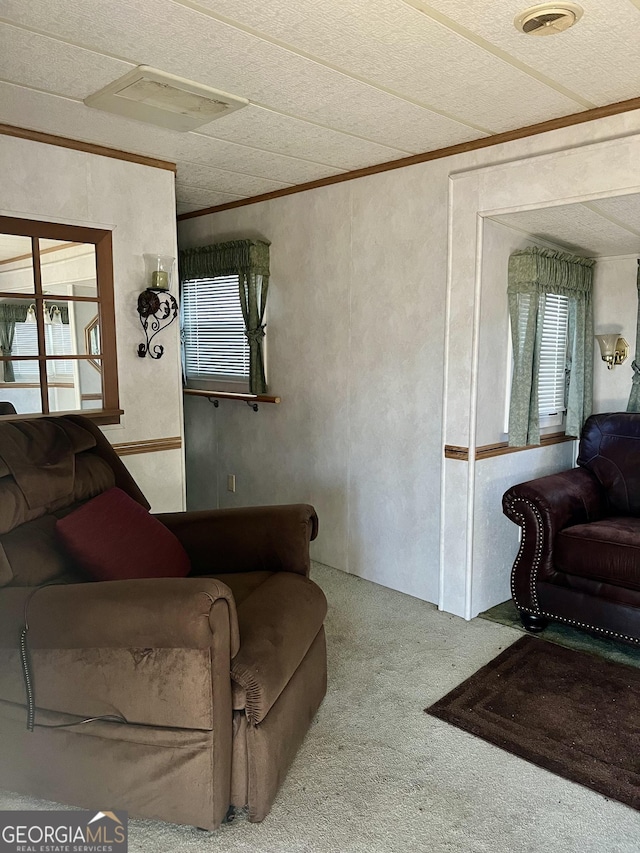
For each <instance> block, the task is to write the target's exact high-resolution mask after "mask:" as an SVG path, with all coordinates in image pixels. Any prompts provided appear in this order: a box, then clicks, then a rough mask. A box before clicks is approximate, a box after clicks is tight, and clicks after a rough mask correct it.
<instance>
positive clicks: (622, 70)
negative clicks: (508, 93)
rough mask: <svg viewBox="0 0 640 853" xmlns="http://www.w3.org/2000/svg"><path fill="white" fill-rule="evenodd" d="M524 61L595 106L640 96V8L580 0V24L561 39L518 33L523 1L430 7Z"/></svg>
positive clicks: (619, 1) (625, 2)
mask: <svg viewBox="0 0 640 853" xmlns="http://www.w3.org/2000/svg"><path fill="white" fill-rule="evenodd" d="M430 5H431V6H433V7H435V8H436V9H437V10H438V11H440V12H443V13H444V14H446V15H447V16H449V17H450V18H452V19H453V20H455V21H456V22H457V23H459V24H461V25H462V26H464V27H466V28H468V29H470V30H472V31H473V32H474V33H477V34H478V35H480V36H482V37H483V38H484V39H486V40H487V41H489V42H491V43H492V44H494V45H496V46H497V47H499V48H500V49H502V50H504V51H507V52H508V53H510V54H512V55H513V56H514V57H516V58H517V59H518V60H520V61H521V62H525V63H526V64H527V65H529V66H531V67H532V68H535V69H536V70H537V71H539V72H541V73H543V74H545V75H547V76H549V77H551V78H553V79H555V80H558V81H559V82H561V83H562V84H563V85H564V86H567V87H568V88H569V89H572V90H573V91H575V92H578V93H579V94H582V95H583V96H584V97H586V98H588V99H589V100H591V101H593V102H594V103H596V104H608V103H612V102H615V101H621V100H624V99H626V98H635V97H637V96H638V94H639V93H640V77H639V75H638V68H639V67H640V38H639V37H638V35H639V34H640V9H639V8H638V7H637V6H636V5H634V4H633V3H631V2H629V0H579V5H580V6H582V8H583V9H584V15H583V16H582V18H581V20H580V21H578V23H577V24H576V25H575V26H574V27H572V28H571V29H570V30H567V31H566V32H565V33H563V34H562V35H556V36H545V37H542V38H541V37H534V36H526V35H524V34H523V33H520V32H518V31H517V30H516V28H515V27H514V26H513V19H514V17H515V16H516V15H517V14H518V13H519V12H522V11H523V10H524V9H526V8H527V6H529V5H534V4H533V3H528V2H526V1H525V2H523V0H502V2H501V3H496V2H495V0H474V2H473V3H461V2H460V0H433V2H432V3H431V4H430Z"/></svg>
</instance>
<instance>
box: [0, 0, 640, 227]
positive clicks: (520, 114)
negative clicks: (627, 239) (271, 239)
mask: <svg viewBox="0 0 640 853" xmlns="http://www.w3.org/2000/svg"><path fill="white" fill-rule="evenodd" d="M527 5H528V3H527V2H519V0H515V1H514V0H502V2H500V3H496V2H495V0H435V2H434V3H433V4H431V5H429V4H427V3H423V2H422V0H325V2H323V3H319V2H317V0H293V2H292V0H264V2H263V3H261V4H257V3H255V2H253V0H197V2H194V1H193V0H143V2H137V3H132V2H130V0H111V2H110V3H104V2H102V0H100V2H98V0H29V2H25V0H1V2H0V122H2V123H6V124H13V125H17V126H20V127H24V128H29V129H32V130H38V131H43V132H45V133H53V134H57V135H61V136H67V137H71V138H73V139H78V140H82V141H85V142H93V143H98V144H101V145H107V146H110V147H115V148H120V149H123V150H126V151H130V152H134V153H139V154H145V155H149V156H152V157H159V158H162V159H165V160H171V161H173V162H176V163H177V165H178V173H177V198H178V212H188V211H192V210H197V209H199V208H203V207H208V206H212V205H216V204H224V203H225V202H229V201H233V200H236V199H241V198H246V197H250V196H254V195H258V194H261V193H268V192H272V191H274V190H279V189H283V188H285V187H288V186H292V185H295V184H300V183H305V182H307V181H313V180H317V179H321V178H325V177H329V176H332V175H339V174H340V173H342V172H347V171H350V170H353V169H358V168H362V167H366V166H372V165H375V164H377V163H383V162H386V161H389V160H394V159H398V158H401V157H406V156H407V155H410V154H418V153H422V152H426V151H431V150H435V149H437V148H442V147H444V146H448V145H454V144H456V143H460V142H466V141H470V140H473V139H479V138H481V137H484V136H486V135H489V134H493V133H498V132H501V131H507V130H512V129H516V128H519V127H523V126H526V125H530V124H534V123H536V122H540V121H545V120H548V119H553V118H557V117H560V116H564V115H569V114H571V113H576V112H579V111H581V110H585V109H590V108H592V107H596V106H603V105H605V104H609V103H613V102H616V101H621V100H625V99H628V98H634V97H638V96H640V78H639V74H638V68H640V39H639V38H638V33H639V32H640V0H582V2H581V5H582V6H583V8H584V16H583V17H582V19H581V21H580V22H579V23H578V24H577V25H576V26H575V27H574V28H573V29H571V30H569V31H567V32H566V33H564V34H563V35H558V36H551V37H548V38H532V37H528V36H524V35H522V34H520V33H518V32H517V31H516V30H515V28H514V26H513V23H512V22H513V18H514V17H515V15H516V14H517V13H518V12H521V11H522V10H523V9H524V8H525V7H526V6H527ZM141 64H144V65H151V66H153V67H155V68H159V69H161V70H163V71H167V72H170V73H172V74H176V75H178V76H180V77H185V78H187V79H190V80H195V81H197V82H199V83H203V84H205V85H208V86H212V87H213V88H216V89H221V90H223V91H226V92H230V93H232V94H234V95H238V96H241V97H244V98H248V99H249V101H250V105H249V106H248V107H246V108H244V109H242V110H238V111H237V112H234V113H232V114H230V115H228V116H225V117H223V118H221V119H218V120H217V121H214V122H211V123H210V124H208V125H204V126H203V127H201V128H198V129H197V130H196V131H192V132H189V133H178V132H174V131H170V130H163V129H160V128H157V127H153V126H150V125H145V124H142V123H140V122H136V121H132V120H129V119H125V118H121V117H119V116H115V115H110V114H108V113H103V112H99V111H97V110H93V109H90V108H89V107H86V106H85V105H84V104H83V99H84V98H85V97H87V96H88V95H90V94H92V93H93V92H95V91H97V90H98V89H100V88H102V87H103V86H105V85H107V84H108V83H110V82H112V81H113V80H115V79H116V78H118V77H120V76H122V75H123V74H125V73H126V72H127V71H129V70H131V69H132V68H134V67H135V66H137V65H141ZM581 216H584V217H585V223H587V221H588V220H587V218H586V217H588V213H587V212H585V211H582V212H581ZM585 227H588V226H587V224H585ZM594 227H595V226H594ZM595 230H596V231H597V230H598V229H597V228H596V229H595ZM602 236H603V239H604V235H602Z"/></svg>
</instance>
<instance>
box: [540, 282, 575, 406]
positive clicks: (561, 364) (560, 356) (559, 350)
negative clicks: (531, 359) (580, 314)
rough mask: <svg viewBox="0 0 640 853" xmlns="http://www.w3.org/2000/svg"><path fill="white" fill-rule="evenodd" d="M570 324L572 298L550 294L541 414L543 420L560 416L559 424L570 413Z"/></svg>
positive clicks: (542, 352) (542, 363) (543, 349)
mask: <svg viewBox="0 0 640 853" xmlns="http://www.w3.org/2000/svg"><path fill="white" fill-rule="evenodd" d="M568 320H569V299H568V297H566V296H559V295H557V294H554V293H549V294H547V295H546V296H545V305H544V321H543V325H542V344H541V348H540V371H539V373H538V412H539V415H540V417H541V418H550V417H554V416H557V418H558V423H560V419H561V416H562V415H563V413H564V412H565V410H566V402H565V388H566V367H567V327H568Z"/></svg>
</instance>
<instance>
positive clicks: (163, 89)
mask: <svg viewBox="0 0 640 853" xmlns="http://www.w3.org/2000/svg"><path fill="white" fill-rule="evenodd" d="M84 102H85V104H86V105H87V106H88V107H95V108H96V109H98V110H106V111H107V112H109V113H117V114H118V115H121V116H126V117H127V118H132V119H136V121H144V122H147V123H149V124H157V125H159V126H160V127H168V128H170V129H171V130H181V131H187V130H193V129H194V128H196V127H201V125H203V124H208V123H209V122H210V121H213V120H214V119H216V118H220V117H221V116H223V115H227V113H230V112H233V110H239V109H241V107H246V106H247V104H248V103H249V101H247V100H246V99H245V98H238V97H237V96H236V95H229V94H227V93H226V92H219V91H218V90H217V89H212V88H211V87H210V86H203V85H202V84H201V83H194V82H193V81H192V80H183V79H182V78H181V77H175V76H174V75H173V74H167V73H166V72H165V71H158V70H157V69H156V68H150V67H149V66H148V65H139V66H138V67H137V68H134V69H133V71H129V73H128V74H125V75H124V77H121V78H120V79H119V80H116V81H115V82H114V83H109V85H108V86H105V87H104V89H100V91H99V92H96V93H95V95H89V97H88V98H85V100H84Z"/></svg>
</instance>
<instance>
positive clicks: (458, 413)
mask: <svg viewBox="0 0 640 853" xmlns="http://www.w3.org/2000/svg"><path fill="white" fill-rule="evenodd" d="M639 130H640V115H638V114H625V115H623V116H616V117H613V118H611V119H607V120H603V121H599V122H594V123H590V124H589V125H584V126H578V127H574V128H568V129H566V130H562V131H556V132H554V133H549V134H545V135H544V136H540V137H533V138H531V139H526V140H520V141H517V142H513V143H508V144H505V145H500V146H496V147H495V148H491V149H487V150H484V151H475V152H472V153H469V154H464V155H459V156H456V157H454V158H448V159H443V160H436V161H433V162H430V163H424V164H421V165H418V166H413V167H409V168H404V169H400V170H398V171H393V172H386V173H382V174H380V175H374V176H370V177H367V178H362V179H360V180H357V181H351V182H349V183H344V184H337V185H335V186H331V187H324V188H321V189H318V190H313V191H309V192H305V193H301V194H298V195H292V196H287V197H283V198H279V199H274V200H272V201H268V202H263V203H260V204H256V205H251V206H247V207H243V208H238V209H236V210H229V211H224V212H222V213H219V214H214V215H210V216H205V217H200V218H195V219H190V220H186V221H184V222H183V223H181V225H180V241H181V244H182V245H183V246H185V247H187V246H194V245H202V244H205V243H208V242H213V241H218V240H225V239H231V238H233V237H239V236H249V237H251V236H253V237H263V238H267V239H269V240H271V241H272V290H271V293H270V297H269V299H270V310H269V328H268V336H269V382H270V386H271V389H272V391H273V393H276V394H280V395H282V398H283V402H282V404H281V405H280V406H269V405H264V406H262V407H261V410H260V412H259V413H257V414H254V413H253V412H251V411H250V410H249V409H248V408H247V407H246V406H244V405H243V404H240V403H232V402H224V401H221V403H220V408H219V409H218V410H214V409H213V407H212V406H210V405H209V404H206V405H203V404H202V403H201V401H197V402H194V401H188V402H187V428H186V440H187V455H188V466H189V471H190V472H192V471H193V472H194V477H195V478H194V479H193V480H191V474H190V480H189V494H190V501H191V503H192V505H193V506H194V507H195V506H204V505H216V504H219V505H221V506H228V505H243V504H244V505H247V504H252V503H262V502H264V503H276V502H279V501H290V500H304V501H311V502H313V503H314V504H315V505H316V507H317V509H318V512H319V515H320V537H319V539H318V541H317V543H316V544H315V546H314V556H315V558H316V559H318V560H320V561H323V562H326V563H328V564H330V565H333V566H336V567H338V568H340V569H343V570H347V571H351V572H354V573H357V574H359V575H362V576H363V577H367V578H369V579H371V580H374V581H377V582H378V583H381V584H384V585H386V586H390V587H393V588H395V589H398V590H401V591H404V592H408V593H410V594H412V595H415V596H418V597H420V598H424V599H427V600H429V601H438V600H439V591H442V590H444V589H445V588H446V589H447V596H446V600H445V599H443V597H442V596H441V597H440V603H441V605H442V606H444V607H445V608H446V609H449V610H451V611H452V612H457V613H461V614H463V615H471V610H472V605H471V591H470V588H469V589H467V588H465V572H466V571H467V569H466V568H465V567H466V566H467V563H468V561H469V560H473V556H474V545H473V522H474V511H473V488H471V489H469V477H470V476H471V477H473V476H474V474H473V472H472V473H471V475H470V473H469V467H470V466H468V465H466V463H464V462H457V461H453V460H451V461H450V460H447V466H446V476H445V479H444V490H443V488H442V480H441V474H442V472H443V462H442V455H443V452H442V447H443V443H451V444H461V445H468V444H469V443H470V441H475V439H476V425H477V427H478V433H477V435H478V437H481V439H482V442H483V443H485V442H486V443H489V442H490V441H500V440H502V438H503V434H502V429H501V419H500V429H499V431H498V432H497V433H496V432H495V431H496V430H497V429H498V423H497V422H495V423H494V424H493V426H491V425H487V427H486V428H485V425H484V422H483V417H482V413H483V411H486V409H484V410H483V408H482V406H485V407H486V406H490V407H496V406H499V407H500V408H501V409H502V407H503V405H504V382H503V381H502V379H501V380H500V381H497V380H495V381H494V380H493V379H492V367H491V364H492V363H493V361H492V360H493V359H495V358H496V356H495V355H493V356H491V357H489V356H488V354H487V353H488V349H487V347H489V348H490V341H491V338H492V336H495V337H496V338H497V339H499V340H500V341H501V342H502V346H503V347H504V341H505V340H506V336H507V329H506V326H505V321H506V312H505V310H504V304H503V303H502V301H501V300H500V299H497V298H496V296H495V294H496V293H497V291H493V295H491V294H492V291H491V288H489V289H488V290H487V293H486V295H485V294H482V299H480V301H476V298H475V295H474V288H475V285H474V274H473V269H474V266H475V263H476V240H475V234H474V230H473V229H471V230H470V229H469V228H467V224H468V223H465V224H463V225H461V224H460V223H459V222H458V221H457V220H456V219H454V220H452V221H451V222H450V220H449V217H450V215H451V212H450V211H451V203H452V201H451V197H450V195H449V190H450V186H449V185H450V183H453V184H455V180H454V181H453V182H450V180H449V176H450V175H451V174H452V173H455V172H461V171H465V172H467V171H468V170H473V169H474V168H477V167H484V166H487V165H491V164H498V163H503V164H506V165H505V168H507V169H509V168H510V166H513V167H514V169H516V168H517V167H518V164H519V162H520V160H521V159H522V158H526V157H528V156H531V155H534V154H537V153H540V152H555V151H560V152H564V151H568V150H571V149H572V148H574V147H576V146H580V145H582V144H584V143H585V141H590V142H593V141H596V140H598V139H608V138H611V137H615V136H618V135H620V136H624V135H626V134H629V133H632V132H637V131H639ZM562 156H563V154H562V153H561V154H560V157H561V158H562ZM514 180H515V181H517V180H518V178H517V173H516V172H514ZM529 180H531V179H530V178H529ZM490 181H491V176H490V175H487V178H486V182H487V184H486V185H487V186H489V185H490ZM483 186H484V185H483ZM454 195H455V187H454ZM479 197H480V194H479V193H478V199H479ZM551 197H552V196H549V198H551ZM502 200H504V206H505V207H507V206H508V204H509V194H508V192H507V191H506V189H505V190H504V191H503V192H502V199H499V200H498V202H497V203H496V204H495V207H496V209H498V208H500V207H501V202H502ZM465 203H466V205H467V209H468V211H469V213H470V214H472V215H473V216H474V222H475V221H476V219H477V217H475V211H477V210H478V209H480V208H479V207H478V205H477V204H476V202H475V201H474V199H473V198H466V199H465ZM474 204H475V207H474ZM469 221H471V220H469ZM474 228H475V225H474ZM449 230H450V231H451V239H452V245H453V246H455V248H456V252H457V253H458V258H457V259H458V261H459V260H460V259H461V258H462V256H464V261H465V263H466V264H467V265H468V268H467V267H465V276H464V279H460V280H459V281H457V282H455V287H454V288H453V289H452V290H451V300H450V303H449V305H448V306H447V290H448V286H449V284H450V283H451V282H450V260H451V259H450V257H449V254H448V232H449ZM469 269H470V270H471V272H469ZM479 296H480V293H478V297H479ZM483 300H484V301H483ZM447 307H448V311H449V313H448V314H447ZM478 335H480V337H478ZM475 345H478V347H479V349H478V354H479V355H482V357H484V355H483V354H487V358H488V361H487V363H486V369H484V368H482V364H481V365H480V368H481V369H480V370H477V369H475V372H474V369H472V361H473V358H472V350H473V347H474V346H475ZM447 357H448V358H449V363H448V370H447V363H446V359H447ZM476 368H477V364H476ZM478 375H481V376H482V382H483V384H482V386H481V387H479V386H478V385H477V379H478ZM445 381H446V385H445V384H444V383H445ZM443 386H444V389H445V390H444V395H443ZM478 390H481V391H482V396H481V399H480V400H479V401H478V405H479V408H478V411H477V412H474V410H473V407H470V400H471V398H472V396H473V395H474V394H476V392H477V391H478ZM443 400H444V406H443ZM445 417H446V427H445V429H444V430H443V420H445ZM566 448H568V449H566V450H565V451H564V452H559V451H556V450H553V449H543V450H540V451H527V452H526V453H523V454H512V455H511V456H508V457H503V459H504V460H509V459H511V460H513V456H518V457H519V459H518V463H515V462H513V461H512V462H509V461H505V462H502V463H498V462H496V463H492V464H493V466H494V467H493V469H492V472H493V473H492V475H491V477H488V480H493V481H494V486H493V488H492V489H491V488H489V487H487V489H485V488H484V486H482V488H481V489H480V493H481V498H482V499H481V500H480V502H479V504H478V505H479V506H480V505H482V507H483V509H482V512H483V513H485V514H486V521H485V522H484V524H485V526H486V527H487V533H486V535H485V534H483V536H484V539H483V538H482V537H481V536H480V534H479V538H478V543H483V542H484V543H485V544H486V543H488V542H491V537H492V536H495V537H502V539H501V544H500V547H501V548H502V549H503V552H502V553H503V556H502V558H501V559H502V566H501V567H500V568H499V569H498V571H497V574H496V577H497V580H496V581H495V582H494V581H493V580H492V579H491V577H490V572H491V567H490V562H491V552H490V551H489V552H487V553H485V554H483V555H481V556H482V559H483V560H484V563H482V562H481V559H480V555H479V554H478V552H479V550H480V544H479V545H478V549H476V551H475V554H476V558H477V559H478V565H477V569H478V579H479V582H480V583H482V584H484V585H486V587H487V595H488V596H489V597H491V596H492V595H494V594H498V595H500V594H502V592H501V591H502V590H504V561H505V557H504V553H505V549H506V550H508V549H510V548H511V544H512V540H513V534H512V532H511V531H509V533H507V534H505V529H504V525H503V519H502V517H501V514H500V506H499V496H498V491H499V489H501V488H502V482H503V481H505V480H511V481H513V482H515V480H512V478H513V477H519V478H520V479H526V477H527V471H531V472H532V475H535V473H536V472H537V471H540V470H545V471H546V470H552V469H553V468H555V469H556V470H558V469H559V468H562V467H566V463H567V459H568V458H570V455H571V452H572V451H571V449H570V448H572V445H567V446H566ZM449 463H450V464H449ZM478 464H479V465H482V464H487V463H486V462H481V463H478ZM498 469H499V470H498ZM488 471H489V469H487V472H488ZM228 473H235V474H236V476H237V487H238V491H237V492H236V493H235V494H230V493H228V492H226V490H225V488H226V475H227V474H228ZM494 475H495V476H494ZM479 476H480V477H482V476H483V475H482V474H480V475H479ZM500 494H501V492H500ZM441 505H442V506H444V507H445V508H446V520H445V524H444V525H443V527H442V530H441V529H440V517H441ZM492 519H493V520H494V521H495V527H491V526H490V525H491V520H492ZM505 536H506V538H505ZM454 545H455V547H454ZM483 548H484V545H483ZM441 549H442V555H443V559H442V561H441ZM469 571H471V569H469ZM441 572H442V574H441ZM481 593H482V590H479V592H478V596H477V597H476V600H477V601H478V602H480V601H482V602H485V601H486V600H487V596H485V595H484V594H481ZM461 602H462V604H461ZM465 602H466V607H465ZM491 603H496V602H495V601H493V602H491Z"/></svg>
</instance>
